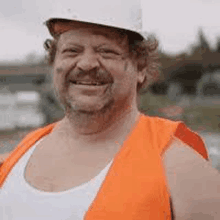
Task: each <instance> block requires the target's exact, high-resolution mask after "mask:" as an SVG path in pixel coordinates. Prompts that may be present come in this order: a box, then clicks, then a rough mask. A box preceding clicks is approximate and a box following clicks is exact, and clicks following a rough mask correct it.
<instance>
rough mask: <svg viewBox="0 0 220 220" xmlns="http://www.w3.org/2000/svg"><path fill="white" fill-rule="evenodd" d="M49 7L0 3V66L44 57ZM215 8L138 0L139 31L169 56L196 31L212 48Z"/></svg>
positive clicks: (12, 0)
mask: <svg viewBox="0 0 220 220" xmlns="http://www.w3.org/2000/svg"><path fill="white" fill-rule="evenodd" d="M77 2H78V3H79V4H80V1H77ZM52 4H53V0H7V1H1V2H0V30H1V34H0V63H1V62H11V61H14V62H23V61H25V60H26V59H27V56H28V54H37V56H39V57H40V56H42V55H44V53H45V52H44V48H43V46H42V45H43V42H44V40H45V39H46V38H51V37H50V35H49V33H48V31H47V29H46V27H45V25H43V22H44V21H45V20H46V18H47V16H48V15H50V14H51V13H52V7H51V5H52ZM219 8H220V1H219V0H153V1H152V0H151V1H149V0H142V14H143V31H146V32H147V33H152V34H154V35H155V36H156V37H157V38H158V39H159V42H160V49H161V50H162V51H164V52H167V53H171V54H177V53H180V52H183V51H188V50H189V47H190V45H192V44H195V43H196V40H197V33H198V29H199V28H202V29H203V32H204V34H205V36H206V38H207V39H208V40H209V42H210V44H211V46H212V47H214V46H215V45H216V40H217V37H218V36H219V37H220V13H219Z"/></svg>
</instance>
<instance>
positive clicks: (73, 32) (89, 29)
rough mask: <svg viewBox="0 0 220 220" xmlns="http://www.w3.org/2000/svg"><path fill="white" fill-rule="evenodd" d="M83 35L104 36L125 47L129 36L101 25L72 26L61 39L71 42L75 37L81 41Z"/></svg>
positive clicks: (61, 35)
mask: <svg viewBox="0 0 220 220" xmlns="http://www.w3.org/2000/svg"><path fill="white" fill-rule="evenodd" d="M82 33H86V34H87V36H88V37H89V36H90V35H91V36H92V35H93V36H94V35H97V36H98V35H99V36H103V37H105V38H107V39H108V40H111V41H115V42H116V43H118V44H120V45H121V44H123V46H125V45H126V43H125V42H127V35H126V34H125V33H123V32H120V31H118V30H117V29H115V28H109V27H108V28H107V27H105V26H99V25H82V26H79V25H76V26H71V27H69V29H67V30H66V31H65V32H64V33H62V34H60V36H59V38H62V39H63V40H64V41H65V40H66V39H67V38H69V39H70V40H71V38H72V37H73V36H75V37H76V38H78V39H79V38H80V37H81V34H82Z"/></svg>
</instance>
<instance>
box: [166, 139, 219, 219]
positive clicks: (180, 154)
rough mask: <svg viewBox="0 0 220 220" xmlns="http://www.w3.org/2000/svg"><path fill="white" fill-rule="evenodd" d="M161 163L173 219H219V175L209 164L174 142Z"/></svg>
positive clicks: (190, 149) (193, 152)
mask: <svg viewBox="0 0 220 220" xmlns="http://www.w3.org/2000/svg"><path fill="white" fill-rule="evenodd" d="M163 163H164V167H165V174H166V176H167V181H168V187H169V190H170V194H171V197H172V202H173V208H174V215H175V220H183V219H184V220H187V219H191V220H197V219H198V220H203V219H204V220H219V219H220V173H219V172H218V171H217V170H216V169H214V168H212V165H211V162H209V161H206V160H205V159H204V158H203V157H202V156H201V155H200V154H198V153H197V152H196V151H194V150H193V149H192V148H191V147H189V146H187V145H186V144H184V143H183V142H182V141H180V140H179V139H175V140H174V141H173V142H172V143H171V146H170V147H169V148H168V150H167V151H166V152H165V154H164V158H163Z"/></svg>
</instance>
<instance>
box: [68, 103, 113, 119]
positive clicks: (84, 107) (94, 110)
mask: <svg viewBox="0 0 220 220" xmlns="http://www.w3.org/2000/svg"><path fill="white" fill-rule="evenodd" d="M112 106H113V100H112V101H109V102H105V103H93V104H88V103H78V104H74V105H73V104H69V105H68V108H67V109H69V110H70V112H72V113H77V114H87V115H97V114H104V113H106V112H108V111H109V110H110V109H111V108H112Z"/></svg>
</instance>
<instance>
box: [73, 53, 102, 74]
mask: <svg viewBox="0 0 220 220" xmlns="http://www.w3.org/2000/svg"><path fill="white" fill-rule="evenodd" d="M99 66H100V64H99V60H98V57H97V54H96V53H95V52H92V51H84V53H83V54H82V55H81V56H80V59H79V61H78V62H77V67H78V68H79V69H80V70H82V71H90V70H93V69H97V68H98V67H99Z"/></svg>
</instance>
